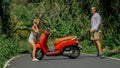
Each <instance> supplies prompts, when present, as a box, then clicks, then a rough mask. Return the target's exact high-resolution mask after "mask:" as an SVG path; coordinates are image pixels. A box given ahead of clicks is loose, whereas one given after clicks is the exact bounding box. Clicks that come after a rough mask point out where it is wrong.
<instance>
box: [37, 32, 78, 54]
mask: <svg viewBox="0 0 120 68" xmlns="http://www.w3.org/2000/svg"><path fill="white" fill-rule="evenodd" d="M49 34H50V32H47V31H44V33H42V34H41V39H40V41H39V42H38V44H36V48H40V49H42V51H43V52H44V54H45V55H46V56H55V55H60V54H61V52H62V51H63V49H64V48H65V47H67V46H71V45H75V44H78V41H77V40H76V39H75V40H64V41H62V42H60V43H58V44H56V45H54V46H55V47H54V51H53V52H50V51H49V48H48V45H47V41H48V38H49Z"/></svg>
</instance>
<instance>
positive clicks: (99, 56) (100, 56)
mask: <svg viewBox="0 0 120 68" xmlns="http://www.w3.org/2000/svg"><path fill="white" fill-rule="evenodd" d="M97 57H98V58H100V59H103V58H105V56H104V55H103V54H97Z"/></svg>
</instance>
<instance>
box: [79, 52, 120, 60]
mask: <svg viewBox="0 0 120 68" xmlns="http://www.w3.org/2000/svg"><path fill="white" fill-rule="evenodd" d="M81 54H84V55H89V56H96V55H93V54H86V53H81ZM105 58H108V59H112V60H117V61H120V59H118V58H113V57H106V56H105Z"/></svg>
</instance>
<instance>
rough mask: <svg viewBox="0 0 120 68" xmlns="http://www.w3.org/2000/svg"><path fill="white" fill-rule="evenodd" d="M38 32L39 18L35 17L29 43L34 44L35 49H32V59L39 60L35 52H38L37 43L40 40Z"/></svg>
mask: <svg viewBox="0 0 120 68" xmlns="http://www.w3.org/2000/svg"><path fill="white" fill-rule="evenodd" d="M38 34H39V19H34V21H33V25H32V28H31V33H30V36H29V39H28V41H29V44H30V45H31V46H32V48H33V51H32V61H38V59H37V58H36V57H35V52H36V46H35V44H36V43H37V41H38Z"/></svg>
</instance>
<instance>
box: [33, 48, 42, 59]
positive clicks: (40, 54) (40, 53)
mask: <svg viewBox="0 0 120 68" xmlns="http://www.w3.org/2000/svg"><path fill="white" fill-rule="evenodd" d="M35 56H36V58H37V59H38V60H41V59H43V57H44V53H43V51H42V50H41V49H40V48H37V49H36V54H35Z"/></svg>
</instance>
